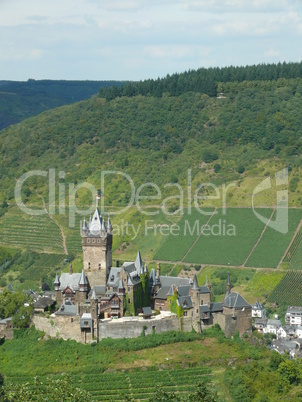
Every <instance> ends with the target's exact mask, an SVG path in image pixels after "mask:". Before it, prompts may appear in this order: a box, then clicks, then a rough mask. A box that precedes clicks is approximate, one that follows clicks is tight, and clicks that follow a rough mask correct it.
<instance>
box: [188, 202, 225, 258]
mask: <svg viewBox="0 0 302 402" xmlns="http://www.w3.org/2000/svg"><path fill="white" fill-rule="evenodd" d="M216 211H217V208H215V209H214V211H213V213H212V215H211V216H210V217H209V219H208V220H207V223H206V224H205V225H204V226H203V228H202V230H201V231H200V233H199V235H198V236H197V237H196V239H195V240H194V242H193V244H192V246H191V247H190V248H189V250H188V251H187V252H186V254H185V255H184V256H183V257H182V259H181V262H183V260H184V259H185V258H186V256H187V255H188V254H189V252H190V251H191V250H192V248H193V247H194V246H195V244H196V243H197V242H198V240H199V238H200V236H201V235H202V232H203V230H204V228H205V227H206V226H207V225H208V224H209V222H210V220H211V219H212V218H213V216H214V215H215V213H216Z"/></svg>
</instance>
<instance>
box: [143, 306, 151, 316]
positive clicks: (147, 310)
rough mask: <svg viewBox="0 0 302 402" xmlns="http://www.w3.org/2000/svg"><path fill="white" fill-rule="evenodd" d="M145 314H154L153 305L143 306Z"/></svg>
mask: <svg viewBox="0 0 302 402" xmlns="http://www.w3.org/2000/svg"><path fill="white" fill-rule="evenodd" d="M143 314H144V315H152V310H151V307H143Z"/></svg>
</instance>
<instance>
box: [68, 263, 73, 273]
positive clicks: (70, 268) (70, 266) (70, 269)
mask: <svg viewBox="0 0 302 402" xmlns="http://www.w3.org/2000/svg"><path fill="white" fill-rule="evenodd" d="M72 274H73V271H72V265H71V264H70V265H69V275H72Z"/></svg>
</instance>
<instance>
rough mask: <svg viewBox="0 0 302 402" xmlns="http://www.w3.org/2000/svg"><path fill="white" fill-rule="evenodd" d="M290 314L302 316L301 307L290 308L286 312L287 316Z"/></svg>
mask: <svg viewBox="0 0 302 402" xmlns="http://www.w3.org/2000/svg"><path fill="white" fill-rule="evenodd" d="M289 313H291V314H292V313H294V314H297V313H298V314H302V307H300V306H290V307H288V309H287V311H286V314H289Z"/></svg>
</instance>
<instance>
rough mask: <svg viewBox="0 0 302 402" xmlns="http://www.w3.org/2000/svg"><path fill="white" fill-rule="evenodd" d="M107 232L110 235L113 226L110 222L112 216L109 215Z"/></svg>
mask: <svg viewBox="0 0 302 402" xmlns="http://www.w3.org/2000/svg"><path fill="white" fill-rule="evenodd" d="M107 230H108V232H110V233H111V232H112V225H111V221H110V215H108V222H107Z"/></svg>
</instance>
